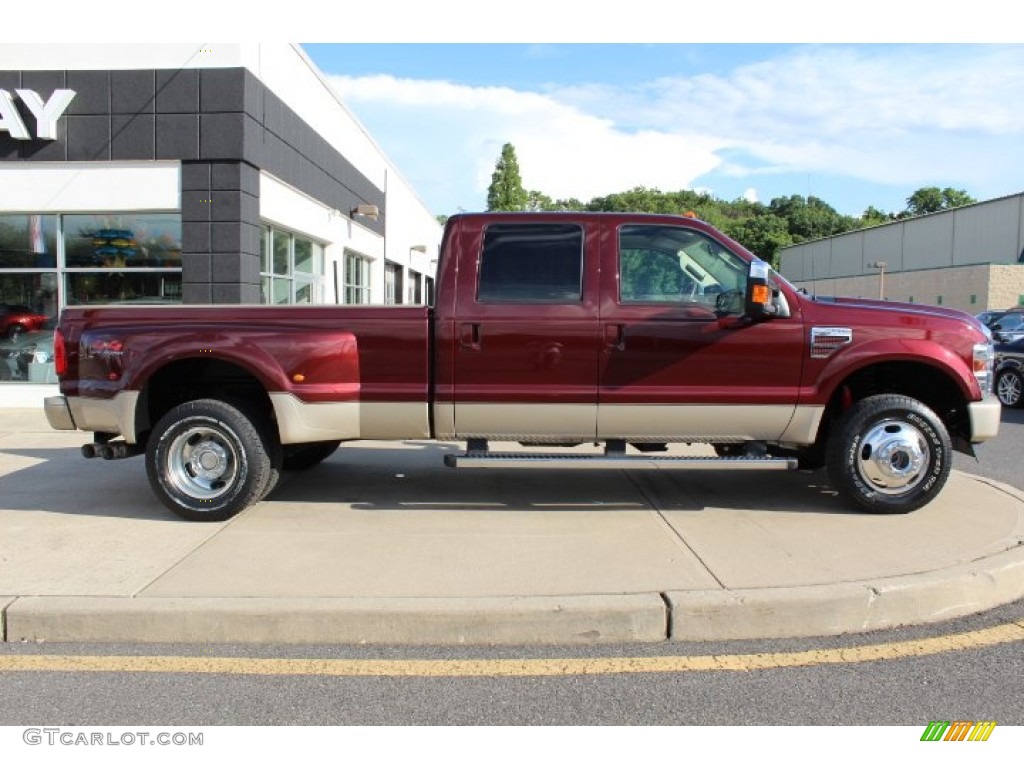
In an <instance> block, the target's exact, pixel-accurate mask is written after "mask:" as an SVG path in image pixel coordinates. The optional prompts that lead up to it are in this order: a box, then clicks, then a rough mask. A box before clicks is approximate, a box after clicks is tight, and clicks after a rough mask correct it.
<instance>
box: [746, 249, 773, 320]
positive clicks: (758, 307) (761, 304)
mask: <svg viewBox="0 0 1024 768" xmlns="http://www.w3.org/2000/svg"><path fill="white" fill-rule="evenodd" d="M743 311H744V314H745V315H746V316H747V317H749V318H750V319H751V320H761V319H763V318H765V317H770V316H771V315H773V314H774V312H773V311H772V289H771V286H770V285H768V265H767V264H766V263H765V262H763V261H761V260H760V259H755V260H754V261H752V262H750V267H749V269H748V270H747V293H746V296H745V297H744V302H743Z"/></svg>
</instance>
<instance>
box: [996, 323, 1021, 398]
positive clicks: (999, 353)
mask: <svg viewBox="0 0 1024 768" xmlns="http://www.w3.org/2000/svg"><path fill="white" fill-rule="evenodd" d="M995 353H996V362H995V366H996V368H995V371H996V379H995V382H996V383H995V390H996V395H997V396H998V397H999V402H1001V403H1002V404H1003V405H1005V406H1006V407H1007V408H1020V407H1021V406H1022V405H1024V400H1022V397H1021V393H1022V390H1024V338H1020V339H1017V340H1016V341H1010V342H1004V343H999V344H996V345H995Z"/></svg>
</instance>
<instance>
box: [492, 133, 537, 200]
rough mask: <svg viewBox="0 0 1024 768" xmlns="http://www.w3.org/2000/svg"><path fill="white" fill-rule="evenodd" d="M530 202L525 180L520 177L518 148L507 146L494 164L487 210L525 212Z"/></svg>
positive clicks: (502, 149)
mask: <svg viewBox="0 0 1024 768" xmlns="http://www.w3.org/2000/svg"><path fill="white" fill-rule="evenodd" d="M537 194H539V193H537ZM529 202H530V201H529V196H528V194H527V192H526V190H525V189H523V179H522V177H521V176H520V175H519V160H517V159H516V148H515V147H514V146H512V145H511V144H505V145H504V146H503V147H502V148H501V157H499V158H498V161H497V162H496V163H495V164H494V173H493V174H491V185H490V186H489V187H488V188H487V210H488V211H524V210H526V208H527V205H528V204H529Z"/></svg>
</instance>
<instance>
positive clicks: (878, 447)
mask: <svg viewBox="0 0 1024 768" xmlns="http://www.w3.org/2000/svg"><path fill="white" fill-rule="evenodd" d="M930 460H931V451H930V450H929V448H928V443H927V441H926V440H925V437H924V434H923V433H922V432H921V430H919V429H918V428H917V427H915V426H913V425H911V424H908V423H906V422H904V421H899V420H898V419H886V420H884V421H880V422H879V423H878V424H875V425H874V426H873V427H871V429H870V430H868V432H867V434H865V435H864V437H863V438H862V439H861V441H860V443H859V444H858V446H857V471H858V472H859V473H860V476H861V477H862V478H863V479H864V482H866V483H867V484H868V485H870V486H871V488H872V489H873V490H876V491H878V492H879V493H882V494H885V495H887V496H895V495H898V494H901V493H906V492H907V491H910V490H913V489H914V488H915V487H917V485H918V484H919V483H920V482H921V481H922V480H923V479H924V476H925V471H926V469H927V467H928V464H929V462H930Z"/></svg>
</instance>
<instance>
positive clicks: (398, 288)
mask: <svg viewBox="0 0 1024 768" xmlns="http://www.w3.org/2000/svg"><path fill="white" fill-rule="evenodd" d="M402 272H403V270H402V265H401V264H395V263H394V262H393V261H386V262H384V303H385V304H401V303H402V283H403V280H402Z"/></svg>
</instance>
